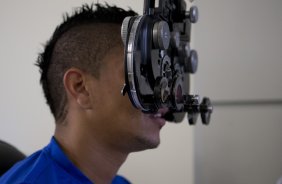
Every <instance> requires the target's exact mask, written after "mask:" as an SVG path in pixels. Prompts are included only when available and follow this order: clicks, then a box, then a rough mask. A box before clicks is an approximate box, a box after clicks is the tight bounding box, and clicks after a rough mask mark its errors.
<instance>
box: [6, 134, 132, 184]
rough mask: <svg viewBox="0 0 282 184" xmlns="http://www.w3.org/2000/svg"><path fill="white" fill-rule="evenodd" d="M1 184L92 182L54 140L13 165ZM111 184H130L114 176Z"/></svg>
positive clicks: (70, 183) (74, 183) (89, 183)
mask: <svg viewBox="0 0 282 184" xmlns="http://www.w3.org/2000/svg"><path fill="white" fill-rule="evenodd" d="M0 183H1V184H2V183H3V184H4V183H5V184H6V183H7V184H31V183H32V184H35V183H38V184H44V183H48V184H49V183H50V184H64V183H67V184H72V183H73V184H77V183H83V184H91V183H92V182H91V181H90V180H89V179H88V178H87V177H86V176H85V175H84V174H83V173H82V172H81V171H80V170H78V168H77V167H76V166H75V165H73V163H72V162H71V161H70V160H69V159H68V158H67V156H66V155H65V154H64V152H63V151H62V149H61V148H60V147H59V145H58V143H57V142H56V140H55V138H54V137H53V138H52V139H51V142H50V143H49V144H48V145H47V146H46V147H45V148H43V149H42V150H40V151H37V152H35V153H34V154H32V155H31V156H29V157H28V158H26V159H24V160H23V161H21V162H19V163H17V164H15V165H14V166H13V167H12V168H11V169H10V170H9V171H8V172H6V173H5V174H4V175H3V176H2V177H1V178H0ZM112 184H130V183H129V182H128V181H127V180H126V179H125V178H123V177H121V176H116V177H115V178H114V180H113V181H112Z"/></svg>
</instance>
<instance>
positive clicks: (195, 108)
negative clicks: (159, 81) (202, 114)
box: [185, 95, 200, 125]
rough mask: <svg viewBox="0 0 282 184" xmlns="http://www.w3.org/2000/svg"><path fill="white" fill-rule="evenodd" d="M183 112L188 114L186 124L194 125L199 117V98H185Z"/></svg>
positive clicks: (190, 96)
mask: <svg viewBox="0 0 282 184" xmlns="http://www.w3.org/2000/svg"><path fill="white" fill-rule="evenodd" d="M186 98H188V99H186V100H187V101H186V104H185V110H186V111H187V114H188V122H189V124H190V125H195V124H196V122H197V119H198V115H199V110H200V109H199V96H198V95H188V96H186Z"/></svg>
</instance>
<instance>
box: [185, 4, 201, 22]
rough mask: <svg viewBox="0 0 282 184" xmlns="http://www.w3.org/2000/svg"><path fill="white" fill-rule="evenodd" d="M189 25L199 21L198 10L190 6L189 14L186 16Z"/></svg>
mask: <svg viewBox="0 0 282 184" xmlns="http://www.w3.org/2000/svg"><path fill="white" fill-rule="evenodd" d="M186 17H187V18H189V20H190V22H191V23H197V22H198V19H199V10H198V8H197V7H196V6H191V8H190V10H189V12H188V13H187V15H186Z"/></svg>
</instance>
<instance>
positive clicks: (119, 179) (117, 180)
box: [112, 175, 131, 184]
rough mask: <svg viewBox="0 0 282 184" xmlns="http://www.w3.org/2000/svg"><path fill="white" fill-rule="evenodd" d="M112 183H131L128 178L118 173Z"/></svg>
mask: <svg viewBox="0 0 282 184" xmlns="http://www.w3.org/2000/svg"><path fill="white" fill-rule="evenodd" d="M112 184H131V183H130V182H129V181H128V180H127V179H125V178H124V177H123V176H119V175H117V176H116V177H115V178H114V180H113V182H112Z"/></svg>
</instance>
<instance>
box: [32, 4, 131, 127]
mask: <svg viewBox="0 0 282 184" xmlns="http://www.w3.org/2000/svg"><path fill="white" fill-rule="evenodd" d="M96 7H97V8H96V10H95V11H94V10H93V8H94V6H93V5H91V6H88V5H83V6H82V7H81V8H80V9H77V10H76V12H75V13H74V14H73V15H72V16H69V15H68V14H66V15H65V17H64V22H63V23H62V24H60V25H59V26H58V27H57V28H56V30H55V32H54V33H53V36H52V38H51V39H50V40H49V41H48V43H47V45H46V46H45V50H44V52H43V53H41V54H40V55H39V57H38V61H37V65H38V66H39V67H40V70H41V84H42V86H43V90H44V94H45V97H46V100H47V104H48V105H49V106H50V109H51V112H52V114H53V115H54V117H55V120H56V121H57V122H60V121H62V120H63V119H64V117H65V114H66V105H67V99H66V93H65V90H64V86H63V83H62V79H63V76H64V73H65V71H67V70H68V69H69V68H71V67H77V68H79V69H81V70H84V71H87V72H90V73H91V74H93V75H94V76H95V77H97V78H98V77H99V70H100V66H101V59H102V58H103V57H104V56H105V55H106V54H107V51H109V50H110V49H111V48H113V47H115V46H117V45H118V44H119V43H120V38H119V37H120V36H119V35H118V32H117V30H118V29H120V25H121V23H122V21H123V19H124V18H125V17H126V16H133V15H136V13H135V12H133V11H132V10H130V11H125V10H123V9H120V8H117V7H110V6H109V5H107V6H106V7H105V6H102V5H100V4H96Z"/></svg>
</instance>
